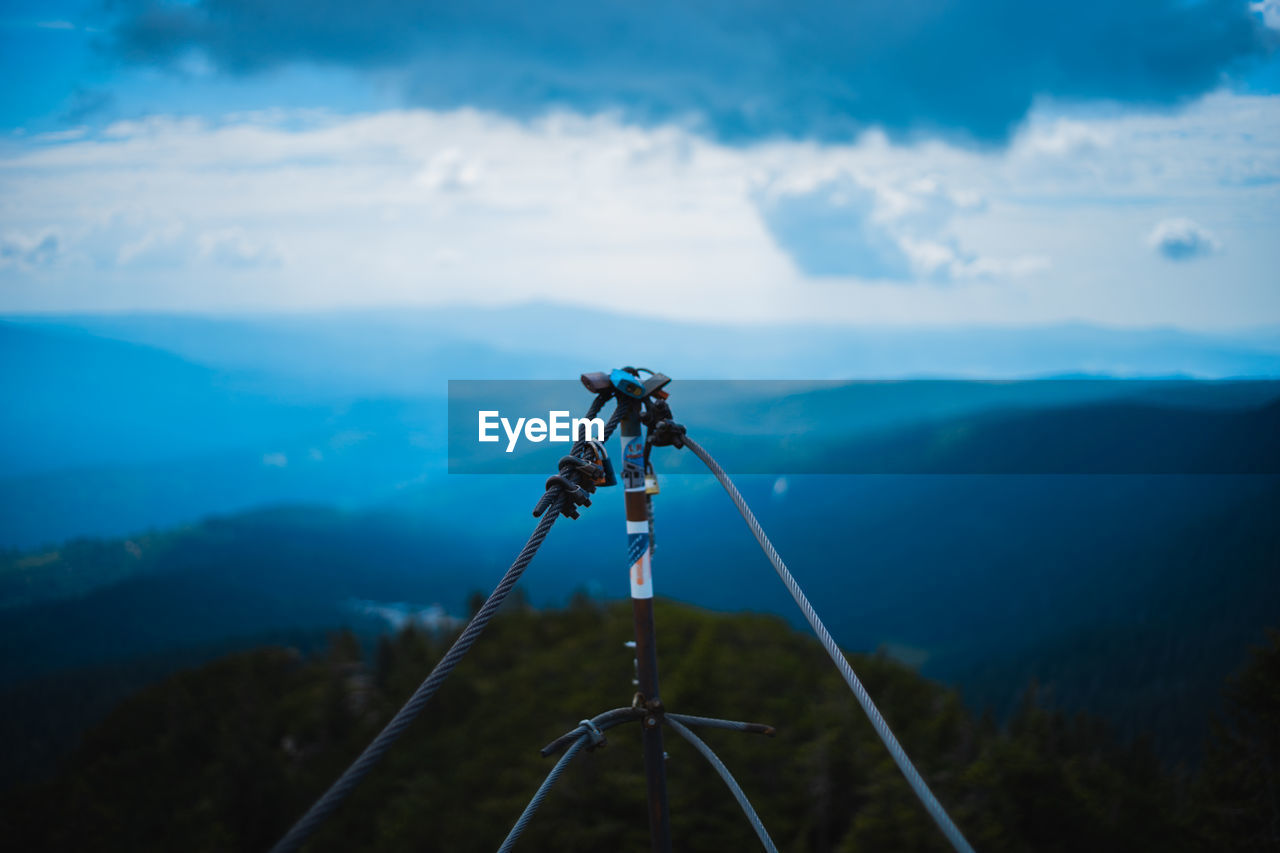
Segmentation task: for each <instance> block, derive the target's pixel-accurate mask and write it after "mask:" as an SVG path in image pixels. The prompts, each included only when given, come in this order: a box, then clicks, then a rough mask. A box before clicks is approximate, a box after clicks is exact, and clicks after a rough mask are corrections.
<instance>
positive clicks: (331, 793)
mask: <svg viewBox="0 0 1280 853" xmlns="http://www.w3.org/2000/svg"><path fill="white" fill-rule="evenodd" d="M607 399H608V398H607V397H606V396H604V395H600V396H598V397H597V398H596V399H595V401H594V402H593V403H592V404H591V407H590V408H589V409H588V410H587V417H588V418H591V417H595V415H596V414H598V413H599V411H600V408H601V407H602V406H603V405H604V403H605V401H606V400H607ZM620 420H621V410H616V411H615V412H614V414H613V417H611V418H610V419H609V422H608V423H607V424H606V425H605V430H604V438H605V439H606V440H607V439H608V438H609V435H610V434H611V433H612V432H613V430H614V429H615V428H616V427H617V425H618V422H619V421H620ZM575 447H576V445H575ZM565 500H566V499H565V497H564V494H563V493H562V492H560V491H558V490H557V491H556V492H555V493H554V494H553V495H552V497H550V498H549V499H547V500H546V501H540V502H539V503H540V505H544V506H545V511H544V513H543V514H542V517H541V518H540V519H539V520H538V525H537V526H536V527H535V528H534V529H533V533H532V534H530V536H529V539H528V541H526V542H525V545H524V548H523V549H522V550H521V551H520V554H519V555H518V556H517V557H516V559H515V561H514V562H513V563H512V564H511V568H509V569H507V573H506V574H505V575H503V576H502V580H500V581H499V582H498V585H497V586H496V587H494V589H493V592H491V593H489V597H488V598H487V599H485V602H484V604H483V605H482V606H481V608H480V610H479V611H477V612H476V614H475V615H474V616H472V617H471V621H469V622H468V623H467V626H466V627H465V628H464V629H463V630H462V634H461V635H459V637H458V639H456V640H454V642H453V645H452V646H450V647H449V651H447V652H445V655H444V657H443V658H441V659H440V661H439V662H438V663H437V664H436V665H435V667H434V668H433V669H432V670H431V674H430V675H428V676H427V678H426V680H424V681H423V682H422V683H421V684H420V685H418V689H417V690H415V691H414V692H413V695H412V696H410V697H409V700H408V701H407V702H405V703H404V705H403V706H402V707H401V708H400V710H399V711H397V712H396V715H395V716H394V717H392V718H391V721H390V722H389V723H387V725H386V726H385V727H383V729H382V731H380V732H379V733H378V736H377V737H375V738H374V739H373V741H372V742H370V744H369V745H368V746H366V747H365V748H364V751H363V752H361V753H360V755H359V757H358V758H356V760H355V761H353V762H352V763H351V766H349V767H348V768H347V769H346V770H345V771H343V773H342V775H341V776H339V777H338V780H337V781H336V782H334V783H333V784H332V785H331V786H329V789H328V790H327V791H325V792H324V794H323V795H321V797H320V799H318V800H316V802H315V803H314V804H313V805H312V806H311V808H310V809H308V810H307V812H306V814H304V815H303V816H302V817H301V818H299V819H298V821H297V823H295V824H294V825H293V826H292V827H291V828H290V829H289V831H288V832H287V833H286V834H285V836H284V837H283V838H281V839H280V840H279V841H278V842H276V845H275V846H274V847H272V848H271V851H272V853H292V851H295V850H297V849H298V848H299V847H300V846H301V845H302V843H303V842H304V841H306V839H307V838H308V837H309V836H310V835H311V834H312V833H313V832H315V830H316V828H317V827H319V826H320V824H321V823H323V822H324V820H325V819H326V818H327V817H328V816H329V815H330V814H331V813H332V812H333V811H334V809H336V808H337V807H338V806H339V805H340V804H341V803H342V801H343V800H344V799H346V797H347V795H348V794H350V793H351V791H352V789H354V788H355V786H356V785H357V784H359V782H360V780H361V779H363V778H364V777H365V776H366V775H367V774H368V773H369V771H370V770H371V769H372V768H373V765H375V764H377V763H378V761H379V759H381V758H382V756H383V755H385V754H386V753H387V750H389V749H390V748H391V746H392V744H394V743H395V742H396V740H397V739H398V738H399V737H400V736H401V735H402V734H404V731H405V729H407V728H408V727H409V725H410V724H411V723H412V722H413V721H414V719H415V718H416V717H417V716H418V714H420V713H421V712H422V709H423V708H424V707H425V706H426V704H427V703H428V702H430V701H431V697H432V696H434V695H435V693H436V691H437V690H438V689H439V688H440V685H441V684H442V683H444V680H445V679H446V678H448V677H449V674H450V673H452V672H453V670H454V668H455V667H456V666H457V665H458V662H459V661H460V660H462V658H463V656H464V655H466V653H467V652H468V651H469V650H470V649H471V646H472V645H473V644H474V643H475V641H476V639H477V638H478V637H479V636H480V634H481V632H482V631H484V629H485V627H486V626H488V624H489V622H490V620H492V619H493V616H494V614H495V613H497V612H498V608H499V607H501V606H502V603H503V601H505V600H506V598H507V595H508V594H509V593H510V592H511V590H512V589H513V588H514V587H515V585H516V582H517V581H519V580H520V576H521V575H522V574H524V570H525V568H526V567H528V565H529V563H530V562H532V561H533V558H534V555H535V554H537V553H538V548H539V547H541V545H542V542H543V540H544V539H546V538H547V533H549V532H550V531H551V525H553V524H555V522H556V519H557V518H559V517H560V513H561V510H562V509H563V508H564V505H565Z"/></svg>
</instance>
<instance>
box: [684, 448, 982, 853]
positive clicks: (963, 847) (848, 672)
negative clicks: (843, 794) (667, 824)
mask: <svg viewBox="0 0 1280 853" xmlns="http://www.w3.org/2000/svg"><path fill="white" fill-rule="evenodd" d="M682 439H683V443H684V445H685V446H687V447H688V448H689V449H690V450H692V451H693V453H694V455H695V456H697V457H698V458H699V459H701V460H702V461H703V463H704V464H705V465H706V466H707V468H708V470H710V471H711V473H712V474H713V475H715V478H716V479H717V480H719V481H720V485H721V486H723V487H724V490H725V491H726V492H727V493H728V494H729V498H730V499H731V500H732V501H733V503H734V506H736V507H737V508H738V512H739V513H740V514H741V515H742V518H743V520H744V521H746V523H747V527H749V528H751V533H752V534H753V535H754V536H755V537H756V541H757V542H759V543H760V547H761V549H763V550H764V553H765V556H767V557H768V558H769V562H771V563H773V568H774V569H775V570H776V571H777V573H778V577H780V578H781V579H782V582H783V584H785V585H786V587H787V591H788V592H790V593H791V597H792V598H793V599H795V602H796V604H797V605H798V606H799V607H800V610H801V612H802V613H804V618H805V619H806V620H808V622H809V627H811V628H812V629H813V632H814V633H815V634H816V635H817V636H818V640H819V641H820V642H821V643H822V647H823V648H824V649H826V650H827V654H828V655H830V656H831V660H832V661H833V662H834V663H835V665H836V668H837V669H838V670H840V675H842V676H843V677H844V680H845V683H846V684H848V685H849V689H850V690H852V691H853V695H854V697H855V698H857V700H858V704H859V705H861V706H862V710H863V711H865V712H866V714H867V718H868V719H870V721H871V726H872V728H874V729H875V731H876V734H877V735H879V736H880V740H881V741H883V742H884V745H885V748H887V749H888V750H889V754H890V755H891V756H892V757H893V760H894V762H895V763H896V764H897V765H898V769H899V770H901V771H902V775H903V776H905V777H906V779H907V783H908V784H909V785H910V786H911V789H912V790H913V791H914V792H915V795H916V796H917V797H919V799H920V802H921V803H922V804H923V805H924V807H925V810H926V811H927V812H928V813H929V816H930V817H932V818H933V821H934V823H936V824H937V825H938V828H939V829H941V830H942V834H943V835H945V836H946V837H947V840H948V841H949V842H951V846H952V847H954V848H955V849H956V850H957V851H959V853H973V847H972V846H971V845H970V844H969V842H968V841H967V840H966V839H965V837H964V835H963V834H962V833H961V832H960V829H959V828H958V827H957V826H956V825H955V823H954V822H953V821H952V820H951V817H950V815H948V814H947V811H946V809H944V808H943V807H942V804H941V803H939V802H938V798H937V797H935V796H934V795H933V792H932V791H931V790H929V786H928V784H926V783H925V781H924V778H923V777H922V776H921V775H920V772H919V771H918V770H916V768H915V765H914V764H912V763H911V759H910V758H908V757H907V753H906V750H904V749H903V748H902V744H900V743H898V739H897V737H895V736H894V734H893V731H892V729H890V728H889V724H888V723H887V722H886V721H885V719H884V717H883V715H881V713H880V710H879V709H878V708H877V707H876V705H875V702H873V701H871V695H870V694H869V693H867V689H866V688H865V687H863V686H862V682H861V681H859V680H858V676H857V675H856V674H855V673H854V671H853V667H851V666H850V665H849V661H848V660H846V659H845V656H844V653H843V652H841V651H840V647H839V646H837V645H836V641H835V640H834V639H832V637H831V634H830V632H828V631H827V627H826V625H824V624H822V620H821V619H819V618H818V614H817V612H816V611H815V610H814V609H813V605H812V604H810V603H809V599H808V597H806V596H805V594H804V590H802V589H801V588H800V584H799V583H797V582H796V579H795V578H794V577H792V575H791V572H790V571H788V569H787V566H786V564H785V563H783V562H782V558H781V557H780V556H778V552H777V550H776V549H775V548H774V547H773V543H772V542H770V541H769V537H768V536H766V535H765V533H764V529H763V528H762V527H761V526H760V522H759V521H757V520H756V517H755V514H754V513H752V512H751V508H750V507H749V506H747V502H746V501H745V500H744V499H743V497H742V493H741V492H739V491H738V488H737V486H735V485H734V484H733V481H732V480H730V479H729V475H728V474H726V473H725V472H724V469H723V468H721V467H720V465H719V463H717V462H716V460H715V459H713V458H712V457H711V454H709V453H707V451H706V450H704V449H703V447H702V445H700V444H698V443H697V442H696V441H694V440H693V439H691V438H689V437H688V436H687V435H684V436H682Z"/></svg>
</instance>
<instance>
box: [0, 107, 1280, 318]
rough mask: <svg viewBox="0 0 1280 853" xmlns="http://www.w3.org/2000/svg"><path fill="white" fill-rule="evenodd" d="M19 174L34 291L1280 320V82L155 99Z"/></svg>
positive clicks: (2, 172) (8, 252)
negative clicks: (1140, 87) (571, 100)
mask: <svg viewBox="0 0 1280 853" xmlns="http://www.w3.org/2000/svg"><path fill="white" fill-rule="evenodd" d="M0 198H2V199H4V200H5V204H4V205H3V206H0V311H10V312H24V311H49V310H54V311H58V310H64V311H65V310H77V311H89V310H112V311H119V310H139V309H141V310H181V311H194V310H219V311H239V310H257V309H272V310H284V309H288V310H297V309H306V310H310V309H317V308H335V307H344V306H356V305H360V306H388V305H408V304H413V305H423V306H431V305H441V304H449V303H468V304H487V305H493V304H517V303H522V302H527V301H530V300H540V301H551V302H567V303H572V304H575V305H578V306H591V307H597V308H606V309H616V308H617V306H618V305H620V304H635V305H636V310H637V311H640V312H642V313H647V314H657V315H662V316H668V317H673V318H680V319H685V320H716V321H719V320H739V321H749V322H759V323H776V322H783V321H788V320H795V321H813V320H820V321H823V322H832V323H843V322H886V323H910V324H921V323H928V324H954V323H1034V322H1060V321H1063V320H1075V319H1083V320H1089V321H1093V322H1101V323H1110V324H1117V325H1151V324H1161V323H1164V324H1172V325H1183V326H1187V327H1190V328H1224V327H1231V326H1244V325H1255V324H1259V323H1280V290H1277V288H1276V287H1275V284H1274V278H1275V272H1274V271H1275V269H1276V267H1277V264H1280V257H1278V256H1277V251H1278V244H1277V243H1276V241H1275V239H1274V231H1275V222H1276V217H1277V211H1280V99H1277V98H1274V97H1266V98H1263V97H1244V96H1238V95H1221V94H1220V95H1215V96H1212V97H1210V98H1206V99H1204V100H1202V101H1200V102H1199V103H1197V104H1195V105H1193V106H1192V107H1191V108H1190V109H1188V110H1186V111H1183V112H1180V113H1178V114H1165V115H1129V116H1115V117H1110V118H1099V117H1095V118H1091V119H1087V120H1086V119H1082V118H1080V117H1078V116H1073V117H1064V116H1061V115H1058V114H1054V113H1046V112H1044V111H1043V110H1042V109H1039V110H1037V111H1035V112H1033V113H1032V114H1031V116H1030V117H1029V119H1028V121H1027V123H1026V126H1025V127H1024V129H1023V130H1021V131H1020V132H1019V134H1018V135H1017V136H1016V137H1015V138H1014V140H1013V141H1012V142H1011V144H1010V145H1009V146H1008V147H1007V148H1005V149H1000V150H984V151H975V150H972V149H969V148H965V147H957V146H951V145H947V144H944V143H941V142H937V141H933V142H928V143H922V144H920V145H917V146H902V145H894V144H891V143H889V142H888V141H887V140H886V139H885V137H884V136H883V135H880V134H874V133H872V134H868V135H866V136H864V137H862V138H860V139H859V141H858V142H857V143H856V144H854V145H847V146H818V145H812V144H809V143H777V144H769V145H754V146H749V147H735V146H725V145H719V144H717V143H714V142H712V141H710V140H707V139H705V138H703V137H701V136H699V135H696V134H691V133H688V132H686V131H683V130H680V129H676V128H671V127H663V128H655V129H643V128H637V127H635V126H633V125H628V124H624V123H621V122H619V121H617V120H615V119H613V118H608V117H597V118H591V119H587V118H582V117H580V116H574V115H567V114H559V115H554V116H551V117H549V118H547V119H544V120H539V121H534V122H517V121H512V120H509V119H504V118H501V117H496V116H493V115H491V114H485V113H478V112H475V111H469V110H464V111H458V112H450V113H438V112H431V111H426V110H409V111H399V110H397V111H388V112H384V113H377V114H370V115H362V116H342V115H333V114H328V115H324V114H321V115H315V114H290V113H271V114H262V115H242V116H238V117H235V118H231V119H227V120H224V121H222V122H211V121H207V120H200V119H191V118H183V119H173V118H159V117H153V118H151V119H147V120H145V121H138V122H121V123H118V124H116V125H113V126H110V127H107V128H105V129H102V130H93V129H90V130H87V131H86V132H85V133H84V134H81V135H78V136H76V137H74V138H71V137H63V136H59V137H54V138H44V139H39V140H31V141H30V142H28V143H26V144H24V145H22V146H11V147H10V148H9V149H7V150H6V149H3V148H0ZM1179 218H1186V219H1189V220H1190V221H1192V222H1194V223H1195V224H1196V225H1195V228H1194V229H1185V228H1184V229H1181V230H1179V229H1174V228H1169V229H1165V230H1163V231H1161V232H1160V233H1161V234H1162V235H1163V237H1162V241H1163V242H1164V243H1168V244H1169V245H1170V246H1175V245H1182V246H1184V248H1183V249H1182V251H1187V250H1188V249H1187V248H1186V247H1189V246H1192V245H1196V246H1200V245H1201V244H1205V243H1207V241H1214V242H1216V241H1219V240H1220V241H1221V243H1222V244H1223V245H1224V246H1228V247H1229V249H1230V251H1229V252H1222V253H1221V254H1219V255H1217V256H1215V257H1214V258H1213V260H1212V263H1170V262H1168V261H1167V260H1166V259H1165V258H1166V257H1167V253H1168V252H1169V251H1173V252H1175V253H1176V252H1177V251H1179V250H1178V249H1172V248H1165V249H1163V250H1162V251H1164V252H1165V253H1166V254H1164V255H1162V254H1161V253H1160V251H1155V250H1153V249H1152V248H1151V247H1150V246H1149V245H1148V244H1145V243H1144V242H1143V241H1144V240H1145V239H1148V238H1149V237H1150V235H1151V232H1152V227H1153V225H1154V224H1155V223H1159V222H1164V221H1167V220H1177V219H1179ZM1200 232H1204V235H1207V234H1212V235H1214V236H1213V237H1212V238H1210V237H1207V236H1203V235H1201V236H1199V237H1194V236H1192V237H1189V236H1187V235H1189V234H1190V235H1195V234H1199V233H1200ZM1197 241H1199V242H1197ZM1156 248H1157V249H1159V248H1160V246H1159V244H1157V246H1156Z"/></svg>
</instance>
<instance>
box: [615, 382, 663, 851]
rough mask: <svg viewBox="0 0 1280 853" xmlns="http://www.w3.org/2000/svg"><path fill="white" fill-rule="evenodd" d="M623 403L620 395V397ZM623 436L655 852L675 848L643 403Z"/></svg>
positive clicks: (627, 422)
mask: <svg viewBox="0 0 1280 853" xmlns="http://www.w3.org/2000/svg"><path fill="white" fill-rule="evenodd" d="M618 403H619V405H621V404H622V400H621V399H619V401H618ZM618 432H619V434H620V435H621V436H622V485H623V489H624V499H625V501H626V507H627V557H628V561H629V564H630V574H631V606H632V610H633V612H634V615H635V628H636V671H637V681H639V696H637V701H638V702H642V703H643V706H644V709H645V710H646V711H647V712H648V713H646V714H645V716H644V718H643V719H642V720H641V728H642V729H643V732H644V734H643V739H644V740H643V745H644V771H645V776H646V777H647V779H648V783H649V836H650V839H651V840H652V844H653V853H671V816H670V813H669V812H668V811H667V767H666V753H665V752H664V751H663V748H662V699H661V698H660V694H659V692H658V646H657V642H656V639H655V629H654V621H653V575H652V567H653V561H652V558H653V554H652V543H651V542H650V541H649V509H648V504H647V501H646V500H645V483H644V441H643V439H642V438H641V437H640V407H639V406H638V405H637V406H635V407H634V410H633V411H632V412H631V413H630V414H629V415H628V416H626V417H625V418H623V420H622V421H621V423H619V424H618Z"/></svg>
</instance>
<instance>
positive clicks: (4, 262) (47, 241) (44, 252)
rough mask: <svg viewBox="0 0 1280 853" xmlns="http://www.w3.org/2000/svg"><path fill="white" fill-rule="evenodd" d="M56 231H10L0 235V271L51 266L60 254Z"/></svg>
mask: <svg viewBox="0 0 1280 853" xmlns="http://www.w3.org/2000/svg"><path fill="white" fill-rule="evenodd" d="M61 251H62V244H61V241H60V239H59V237H58V234H57V232H56V231H52V230H45V231H41V232H36V233H30V232H28V233H23V232H20V231H11V232H8V233H6V234H3V235H0V269H4V268H6V267H9V268H15V269H20V270H32V269H39V268H42V267H48V266H50V265H52V264H53V263H54V262H55V261H56V260H57V259H58V256H59V255H60V254H61Z"/></svg>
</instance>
